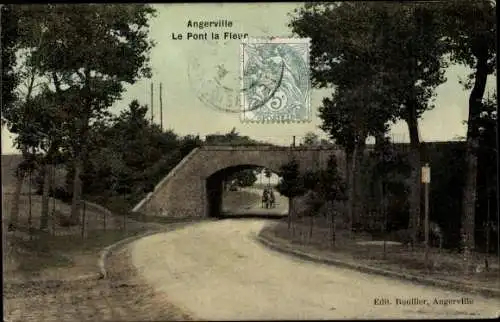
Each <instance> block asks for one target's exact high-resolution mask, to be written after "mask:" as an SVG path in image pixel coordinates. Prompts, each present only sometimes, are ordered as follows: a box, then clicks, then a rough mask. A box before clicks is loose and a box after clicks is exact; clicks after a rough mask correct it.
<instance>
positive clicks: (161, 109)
mask: <svg viewBox="0 0 500 322" xmlns="http://www.w3.org/2000/svg"><path fill="white" fill-rule="evenodd" d="M162 92H163V91H162V84H161V83H160V128H161V131H162V132H163V100H162Z"/></svg>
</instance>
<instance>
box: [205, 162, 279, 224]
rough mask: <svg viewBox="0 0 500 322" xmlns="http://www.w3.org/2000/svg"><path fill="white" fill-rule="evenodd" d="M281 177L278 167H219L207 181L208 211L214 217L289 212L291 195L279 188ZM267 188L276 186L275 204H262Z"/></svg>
mask: <svg viewBox="0 0 500 322" xmlns="http://www.w3.org/2000/svg"><path fill="white" fill-rule="evenodd" d="M278 180H279V176H278V175H277V174H276V171H273V170H272V169H267V168H266V167H264V166H261V165H256V164H241V165H237V166H230V167H226V168H223V169H220V170H218V171H216V172H214V173H213V174H212V175H210V176H209V177H208V178H207V179H206V181H205V186H206V213H207V215H208V217H212V218H243V217H246V218H249V217H259V218H281V217H283V216H285V215H286V214H288V199H287V198H286V197H283V196H281V195H279V193H278V192H277V190H276V187H275V186H276V184H277V183H278ZM265 188H268V189H272V190H273V196H274V199H275V201H276V202H275V203H274V204H273V207H272V208H271V207H269V208H267V209H266V208H265V207H262V196H263V192H264V189H265ZM278 206H279V207H278Z"/></svg>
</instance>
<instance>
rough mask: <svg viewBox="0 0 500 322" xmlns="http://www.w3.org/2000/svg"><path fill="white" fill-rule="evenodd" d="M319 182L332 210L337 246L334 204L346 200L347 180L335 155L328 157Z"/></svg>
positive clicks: (324, 197) (320, 188)
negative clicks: (341, 172) (339, 169)
mask: <svg viewBox="0 0 500 322" xmlns="http://www.w3.org/2000/svg"><path fill="white" fill-rule="evenodd" d="M318 183H319V193H320V195H321V198H322V199H323V200H325V201H326V205H327V209H328V211H329V212H330V219H331V221H330V222H331V226H330V229H331V235H332V245H333V246H335V242H336V218H337V214H336V213H335V212H336V211H335V209H333V204H334V203H335V202H343V201H345V200H346V194H345V191H346V187H345V181H344V180H343V178H342V177H341V175H340V173H339V171H338V165H337V158H336V157H335V155H333V154H332V155H331V156H330V157H329V158H328V162H327V167H326V169H324V170H322V171H321V172H320V175H319V180H318Z"/></svg>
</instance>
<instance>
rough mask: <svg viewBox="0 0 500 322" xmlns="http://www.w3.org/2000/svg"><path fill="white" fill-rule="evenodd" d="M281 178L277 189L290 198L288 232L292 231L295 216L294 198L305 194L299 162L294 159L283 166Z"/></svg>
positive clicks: (280, 173) (280, 172)
mask: <svg viewBox="0 0 500 322" xmlns="http://www.w3.org/2000/svg"><path fill="white" fill-rule="evenodd" d="M279 176H280V177H281V180H280V181H279V183H278V185H277V187H276V189H277V191H278V192H279V193H280V194H281V195H282V196H285V197H288V230H290V227H291V223H292V214H293V198H295V197H298V196H301V195H303V194H304V192H305V188H304V186H303V180H302V178H301V175H300V171H299V163H298V162H297V160H296V159H294V158H293V159H291V160H290V162H288V163H286V164H284V165H282V166H281V167H280V171H279Z"/></svg>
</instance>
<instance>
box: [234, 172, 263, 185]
mask: <svg viewBox="0 0 500 322" xmlns="http://www.w3.org/2000/svg"><path fill="white" fill-rule="evenodd" d="M232 180H235V181H236V182H235V183H236V185H238V186H239V187H250V186H252V185H253V184H254V183H255V181H257V176H256V175H255V172H254V170H253V169H245V170H241V171H238V172H236V173H235V174H234V175H232V176H231V181H232Z"/></svg>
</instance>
